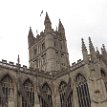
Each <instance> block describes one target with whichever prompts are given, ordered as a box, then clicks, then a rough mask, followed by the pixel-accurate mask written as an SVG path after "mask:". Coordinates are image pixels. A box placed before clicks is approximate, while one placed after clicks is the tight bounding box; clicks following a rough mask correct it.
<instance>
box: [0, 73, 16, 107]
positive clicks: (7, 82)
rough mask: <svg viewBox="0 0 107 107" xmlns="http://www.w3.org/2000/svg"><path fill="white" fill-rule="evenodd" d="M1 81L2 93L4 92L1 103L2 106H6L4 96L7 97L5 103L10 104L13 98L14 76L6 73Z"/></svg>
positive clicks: (0, 97) (1, 95)
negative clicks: (10, 99)
mask: <svg viewBox="0 0 107 107" xmlns="http://www.w3.org/2000/svg"><path fill="white" fill-rule="evenodd" d="M0 83H1V84H0V85H1V86H0V87H1V93H2V94H0V105H1V107H4V104H3V96H4V99H5V103H7V105H8V101H9V98H12V97H13V94H14V84H13V80H12V78H11V77H10V75H8V74H6V75H4V77H3V78H2V79H1V81H0Z"/></svg>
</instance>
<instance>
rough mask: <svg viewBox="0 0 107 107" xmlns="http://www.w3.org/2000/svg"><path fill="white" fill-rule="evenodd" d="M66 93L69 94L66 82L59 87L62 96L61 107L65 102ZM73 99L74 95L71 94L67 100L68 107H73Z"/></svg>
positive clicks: (62, 82)
mask: <svg viewBox="0 0 107 107" xmlns="http://www.w3.org/2000/svg"><path fill="white" fill-rule="evenodd" d="M66 93H67V83H66V82H64V81H61V83H60V85H59V94H60V102H61V107H62V106H63V103H64V101H65V94H66ZM71 97H72V93H70V94H69V97H68V98H67V103H66V107H72V103H71V100H72V99H71Z"/></svg>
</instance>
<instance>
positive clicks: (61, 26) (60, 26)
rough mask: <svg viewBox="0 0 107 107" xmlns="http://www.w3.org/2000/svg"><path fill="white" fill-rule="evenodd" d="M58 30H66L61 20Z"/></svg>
mask: <svg viewBox="0 0 107 107" xmlns="http://www.w3.org/2000/svg"><path fill="white" fill-rule="evenodd" d="M58 29H59V30H60V29H64V27H63V24H62V22H61V20H60V19H59V26H58Z"/></svg>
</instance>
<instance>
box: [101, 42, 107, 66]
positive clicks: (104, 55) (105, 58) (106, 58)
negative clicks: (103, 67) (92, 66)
mask: <svg viewBox="0 0 107 107" xmlns="http://www.w3.org/2000/svg"><path fill="white" fill-rule="evenodd" d="M101 52H102V55H103V58H104V60H105V62H106V64H107V51H106V48H105V45H104V44H103V45H102V48H101Z"/></svg>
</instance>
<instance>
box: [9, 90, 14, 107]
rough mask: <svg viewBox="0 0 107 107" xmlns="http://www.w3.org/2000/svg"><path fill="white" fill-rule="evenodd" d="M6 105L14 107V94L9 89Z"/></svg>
mask: <svg viewBox="0 0 107 107" xmlns="http://www.w3.org/2000/svg"><path fill="white" fill-rule="evenodd" d="M8 105H9V107H15V99H14V92H13V90H12V89H10V96H9V99H8Z"/></svg>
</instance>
